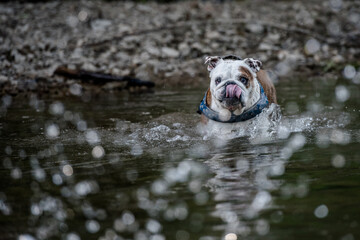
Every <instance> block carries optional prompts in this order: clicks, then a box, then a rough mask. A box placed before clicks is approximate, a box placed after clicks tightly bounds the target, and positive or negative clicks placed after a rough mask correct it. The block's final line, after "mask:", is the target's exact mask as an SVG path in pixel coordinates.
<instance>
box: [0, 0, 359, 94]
mask: <svg viewBox="0 0 360 240" xmlns="http://www.w3.org/2000/svg"><path fill="white" fill-rule="evenodd" d="M226 54H236V55H239V56H243V57H244V56H251V57H254V58H258V59H260V60H261V61H262V62H263V64H264V67H265V68H266V69H269V70H271V72H272V74H271V75H272V77H273V78H274V79H275V80H277V79H278V78H280V79H281V77H286V76H292V75H296V74H306V75H307V76H319V75H325V74H334V75H339V74H340V73H344V74H345V77H347V78H349V79H353V81H358V82H360V74H359V73H358V72H357V71H358V70H359V69H357V68H358V67H359V65H360V2H359V1H355V0H353V1H352V0H348V1H341V0H330V1H328V0H317V1H265V0H263V1H260V0H254V1H229V2H224V3H215V2H211V1H205V2H200V1H190V2H188V1H186V2H175V3H171V4H159V3H154V2H150V3H133V2H117V1H113V2H112V1H110V2H108V1H74V2H72V1H54V2H52V1H50V2H42V3H20V2H12V1H10V2H7V3H0V86H1V87H0V88H1V91H0V92H1V95H4V94H11V95H16V94H17V93H18V92H27V91H33V92H43V91H54V90H55V91H61V92H65V93H69V94H70V93H71V91H69V89H71V88H72V87H73V86H74V84H77V85H76V86H78V85H79V86H80V87H81V86H82V85H83V84H82V83H81V82H78V80H73V79H66V78H63V77H61V76H57V75H54V71H55V70H56V68H58V67H59V66H65V67H67V68H69V69H83V70H87V71H94V72H102V73H107V74H112V75H119V76H132V77H136V78H139V79H143V80H150V81H153V82H155V83H156V85H157V86H159V87H174V86H190V87H195V86H202V85H205V84H206V82H207V81H208V80H207V77H206V76H207V72H206V68H205V66H204V65H203V57H204V56H205V55H226ZM346 67H347V68H346ZM344 69H345V71H344ZM90 85H91V84H90ZM90 85H89V84H86V85H84V86H85V87H89V86H90ZM84 86H82V87H84ZM96 88H98V89H101V91H102V90H104V91H112V90H116V89H121V88H122V87H119V86H118V85H116V84H113V85H111V84H110V85H109V84H108V85H106V86H105V85H104V86H100V87H99V86H97V87H96Z"/></svg>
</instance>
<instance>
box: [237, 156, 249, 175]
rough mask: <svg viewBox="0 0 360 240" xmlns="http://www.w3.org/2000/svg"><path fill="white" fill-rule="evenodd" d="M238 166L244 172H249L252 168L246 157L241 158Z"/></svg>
mask: <svg viewBox="0 0 360 240" xmlns="http://www.w3.org/2000/svg"><path fill="white" fill-rule="evenodd" d="M236 168H237V169H238V170H240V171H241V172H242V173H244V172H247V171H248V170H249V168H250V163H249V161H248V160H246V159H241V160H238V161H237V162H236Z"/></svg>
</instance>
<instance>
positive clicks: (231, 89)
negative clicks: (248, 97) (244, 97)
mask: <svg viewBox="0 0 360 240" xmlns="http://www.w3.org/2000/svg"><path fill="white" fill-rule="evenodd" d="M241 93H242V90H241V88H240V87H239V85H237V84H236V83H234V82H229V83H227V84H226V85H225V89H224V91H223V97H222V101H221V102H222V103H223V104H224V105H225V107H226V108H227V109H229V110H230V111H233V110H235V109H236V108H238V107H239V105H240V104H241Z"/></svg>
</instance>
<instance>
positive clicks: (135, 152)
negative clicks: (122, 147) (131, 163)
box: [130, 144, 143, 156]
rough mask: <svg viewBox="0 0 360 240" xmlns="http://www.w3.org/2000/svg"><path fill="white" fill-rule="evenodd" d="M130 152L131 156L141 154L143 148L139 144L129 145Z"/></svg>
mask: <svg viewBox="0 0 360 240" xmlns="http://www.w3.org/2000/svg"><path fill="white" fill-rule="evenodd" d="M130 153H131V155H133V156H140V155H141V154H143V149H142V147H141V145H140V144H135V145H133V146H132V147H131V151H130Z"/></svg>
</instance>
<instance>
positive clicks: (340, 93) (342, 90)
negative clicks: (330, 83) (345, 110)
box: [335, 85, 350, 102]
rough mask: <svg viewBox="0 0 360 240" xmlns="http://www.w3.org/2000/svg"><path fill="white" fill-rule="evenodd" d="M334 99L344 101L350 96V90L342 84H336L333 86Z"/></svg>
mask: <svg viewBox="0 0 360 240" xmlns="http://www.w3.org/2000/svg"><path fill="white" fill-rule="evenodd" d="M335 96H336V100H338V101H339V102H345V101H347V100H348V99H349V98H350V91H349V90H348V89H347V87H345V86H343V85H339V86H336V88H335Z"/></svg>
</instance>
